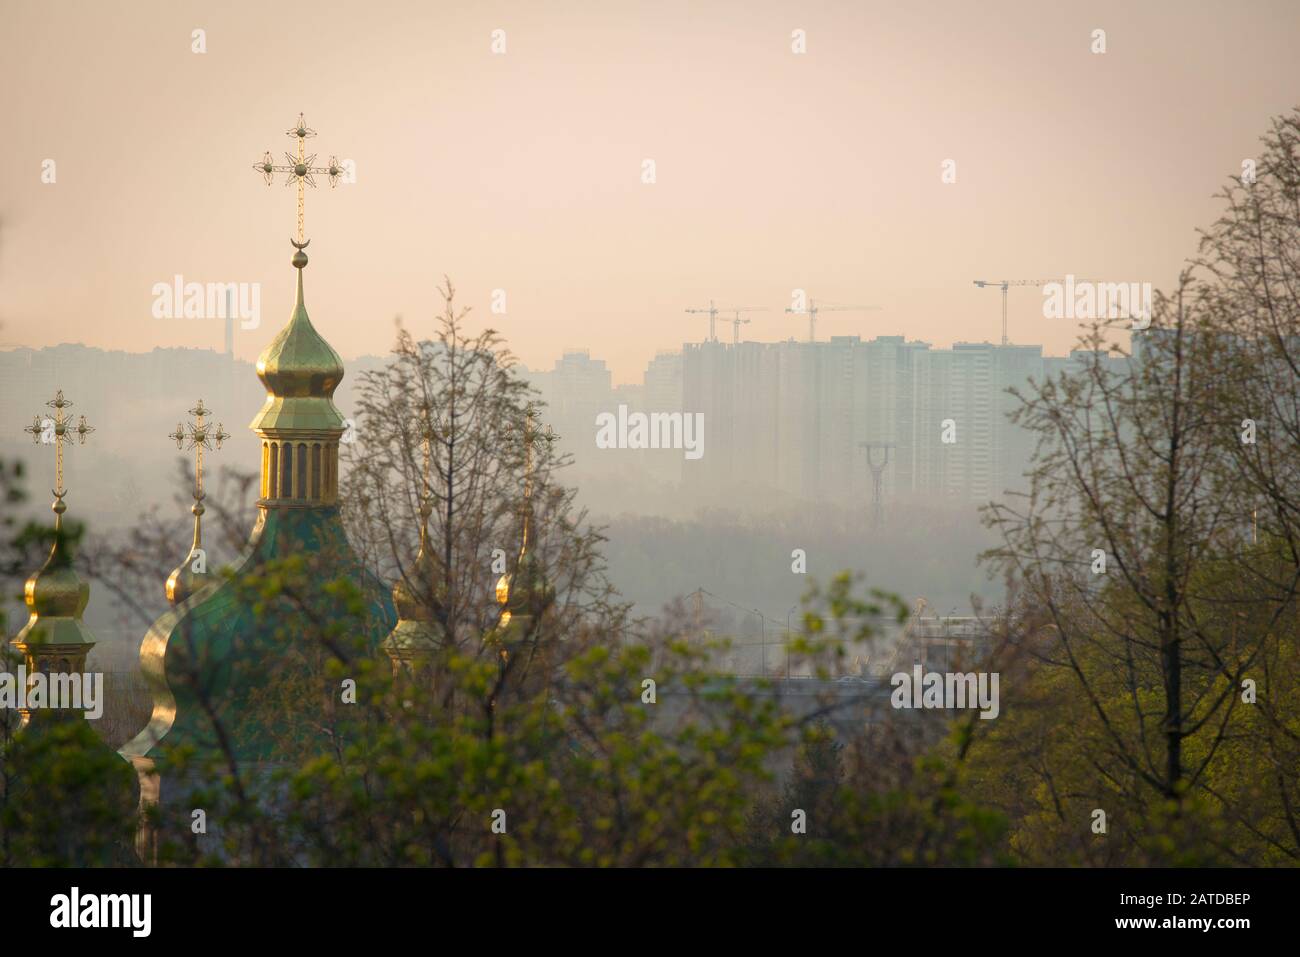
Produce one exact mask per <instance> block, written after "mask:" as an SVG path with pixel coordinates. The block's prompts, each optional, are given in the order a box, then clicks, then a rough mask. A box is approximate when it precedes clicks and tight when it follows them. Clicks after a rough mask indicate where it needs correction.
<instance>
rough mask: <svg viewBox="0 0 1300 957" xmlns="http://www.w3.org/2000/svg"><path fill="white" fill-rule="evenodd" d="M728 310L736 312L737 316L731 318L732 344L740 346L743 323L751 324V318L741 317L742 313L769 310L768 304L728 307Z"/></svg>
mask: <svg viewBox="0 0 1300 957" xmlns="http://www.w3.org/2000/svg"><path fill="white" fill-rule="evenodd" d="M727 312H730V313H734V314H735V318H734V319H732V320H731V344H732V345H733V346H738V345H740V326H741V323H744V324H745V325H749V322H750V320H748V319H741V318H740V314H741V313H742V312H767V307H766V306H737V307H733V308H731V309H728V310H727Z"/></svg>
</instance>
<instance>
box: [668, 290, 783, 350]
mask: <svg viewBox="0 0 1300 957" xmlns="http://www.w3.org/2000/svg"><path fill="white" fill-rule="evenodd" d="M686 311H687V312H689V313H696V314H699V315H707V316H708V317H709V338H707V339H705V340H704V341H705V342H717V341H718V333H717V321H718V313H720V312H730V313H734V314H735V318H734V319H732V320H731V326H732V332H731V341H732V344H733V345H734V344H735V343H737V342H739V341H740V324H741V323H743V322H749V320H748V319H741V318H740V314H741V313H742V312H766V311H767V309H766V307H764V306H719V305H716V304H715V303H714V301H713V300H712V299H710V300H709V308H707V309H687V310H686Z"/></svg>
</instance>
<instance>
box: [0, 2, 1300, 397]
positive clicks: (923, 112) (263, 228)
mask: <svg viewBox="0 0 1300 957" xmlns="http://www.w3.org/2000/svg"><path fill="white" fill-rule="evenodd" d="M138 6H139V10H138V12H139V13H140V14H141V17H140V21H141V22H140V24H138V25H137V26H136V27H133V28H132V29H131V30H129V31H128V30H126V29H124V28H123V27H122V25H121V24H120V23H119V22H117V21H116V20H115V19H114V14H113V12H112V11H111V10H109V9H102V8H101V9H95V8H91V9H87V10H74V9H73V8H64V9H60V8H57V7H49V6H48V5H43V4H36V3H27V2H19V3H16V4H14V5H13V7H12V10H13V14H12V16H11V17H10V21H11V23H12V26H13V29H11V30H6V31H5V33H4V35H3V36H0V53H2V54H3V55H0V79H2V80H4V81H5V82H6V85H7V86H8V87H10V88H21V87H23V86H25V85H27V82H28V79H30V78H31V77H40V78H41V79H40V80H39V81H38V85H39V87H40V89H41V93H42V95H41V96H40V97H30V98H16V99H15V100H13V101H12V102H10V103H7V104H6V106H5V108H4V109H5V111H6V113H7V114H8V115H7V117H6V119H7V122H6V127H7V128H9V129H13V130H16V131H17V135H16V136H15V138H14V140H13V143H14V148H13V149H10V150H7V151H6V152H5V154H4V155H3V156H0V184H3V186H0V190H2V192H0V197H2V199H0V347H3V346H4V345H10V344H15V343H21V344H24V345H28V346H32V347H40V346H43V345H49V344H54V343H56V342H61V341H79V342H84V343H86V344H88V345H94V346H108V345H113V346H118V347H125V348H127V349H130V350H132V351H148V350H149V349H151V348H153V347H154V346H195V347H203V346H213V347H219V346H220V344H221V342H222V329H221V326H220V323H219V322H218V321H215V320H214V321H209V320H185V319H158V318H154V316H153V314H152V306H153V299H154V295H153V293H152V290H153V289H154V287H155V286H156V285H157V284H159V283H164V284H168V283H171V282H172V281H173V279H174V277H175V276H182V277H183V278H184V280H185V281H186V282H191V281H193V282H200V283H225V282H235V283H245V284H258V286H259V289H260V308H261V315H260V323H259V326H258V328H256V329H247V330H245V329H238V330H237V331H236V336H235V351H236V354H237V355H239V356H240V357H242V358H244V359H252V358H253V357H254V356H255V355H256V354H257V353H258V351H259V350H260V348H261V347H262V346H263V345H264V344H265V341H266V337H267V336H269V335H270V334H271V331H272V330H274V329H275V328H277V327H278V325H279V323H280V322H281V321H282V320H283V317H284V316H286V315H287V314H288V312H289V310H290V306H291V299H292V282H291V277H290V276H289V274H288V270H287V267H285V266H284V265H282V253H281V251H280V250H281V244H282V242H283V235H284V233H285V223H286V219H287V218H288V217H289V216H291V215H292V209H293V197H292V190H290V189H286V188H284V187H283V186H282V185H280V183H279V182H278V181H277V182H276V183H275V185H274V186H272V187H271V188H270V189H268V188H267V187H266V186H264V185H263V183H262V181H261V179H260V178H259V176H258V175H257V174H256V173H255V172H254V171H253V169H251V166H252V165H253V164H254V163H255V162H256V161H257V160H258V158H259V157H260V156H261V155H262V154H263V152H264V151H266V150H271V151H272V152H273V156H274V157H275V158H276V159H277V161H278V160H279V157H280V153H281V151H283V150H286V149H289V148H291V144H290V143H289V141H288V140H286V139H284V137H283V136H282V135H281V134H282V133H283V131H285V130H286V129H288V128H289V127H290V126H291V124H292V123H293V122H294V120H295V118H296V117H297V115H298V113H299V112H302V113H305V115H306V121H307V123H308V124H309V125H310V126H312V127H313V128H315V129H317V130H318V131H319V137H318V138H317V139H314V140H312V141H311V146H312V149H313V151H316V152H318V153H319V156H318V160H317V162H318V163H321V162H325V161H326V159H327V158H328V157H329V156H331V155H338V156H339V157H340V158H342V159H344V160H350V161H352V162H353V164H354V169H355V173H356V177H355V178H356V181H355V182H354V183H351V184H346V183H345V184H343V185H340V186H339V187H338V189H336V190H334V191H332V192H331V191H330V190H329V187H328V186H327V185H326V183H325V182H324V181H323V179H322V182H321V183H320V188H318V189H317V190H315V191H314V192H312V193H311V195H310V197H309V201H308V212H307V219H306V234H307V237H308V238H311V237H312V236H315V237H317V239H316V242H315V244H314V245H313V246H312V254H313V262H314V263H315V264H316V268H317V272H316V280H315V283H314V285H313V288H312V290H311V297H312V301H311V306H312V308H313V314H314V315H315V316H316V317H317V322H318V324H319V325H320V327H321V329H322V331H323V332H324V333H326V334H327V335H328V336H329V337H330V340H331V342H333V343H335V345H336V348H338V349H339V351H340V353H341V354H342V355H344V356H359V355H366V354H373V352H374V351H375V350H374V348H373V343H375V342H376V341H383V342H385V343H387V342H388V341H390V340H391V337H392V321H393V317H394V316H396V315H401V316H403V317H405V320H406V322H407V324H408V325H409V326H411V327H413V328H417V329H418V328H419V327H420V326H421V324H423V323H425V322H427V318H428V317H430V316H431V315H432V314H433V313H434V312H435V311H436V309H437V306H438V301H437V296H436V293H434V290H433V286H434V285H435V283H436V282H437V281H439V280H440V279H441V277H442V276H443V275H446V276H449V277H450V278H451V279H452V281H453V282H454V283H455V284H456V285H457V288H458V289H459V290H460V293H461V296H460V302H461V304H462V305H466V306H471V307H472V308H473V313H472V314H471V324H472V325H474V326H476V327H482V326H483V325H486V324H491V325H492V326H494V327H495V328H497V329H498V330H499V331H501V332H502V334H503V335H504V336H505V338H506V339H507V341H508V342H509V343H510V344H511V347H512V349H513V350H514V352H515V353H516V354H517V355H518V356H519V357H520V359H521V360H522V361H523V362H524V363H525V364H526V365H528V366H529V367H531V368H537V367H545V366H546V365H549V364H550V363H551V362H552V361H553V360H554V358H555V354H556V352H557V351H559V350H560V349H562V348H563V347H564V346H565V345H568V344H571V343H574V342H584V343H587V344H588V347H589V348H590V349H591V350H592V352H593V353H594V354H599V355H601V356H604V357H606V359H607V361H608V363H609V366H610V369H611V371H612V372H613V374H614V379H615V382H617V383H627V382H633V381H636V379H637V378H638V377H639V375H640V372H641V370H642V368H643V367H644V366H643V363H644V362H645V361H646V359H647V357H649V356H652V355H653V354H654V353H655V352H656V351H658V350H659V349H662V348H669V347H676V346H677V345H679V344H680V343H682V342H689V341H698V340H699V339H702V338H703V337H704V335H705V334H706V331H707V322H708V320H707V318H706V317H705V316H701V315H698V314H696V315H691V314H688V313H687V312H686V310H687V309H698V308H702V307H705V306H707V304H708V302H709V300H711V299H712V300H714V301H716V302H717V303H719V304H721V305H762V306H765V307H767V308H768V310H769V311H767V312H761V313H755V314H753V315H751V316H748V318H750V319H751V322H752V324H751V325H749V326H746V327H745V331H746V333H748V334H749V335H750V336H751V337H753V338H755V339H758V340H766V341H780V340H784V339H787V338H789V337H792V336H793V337H795V338H802V337H803V335H804V330H805V328H806V322H804V321H802V320H801V319H800V317H797V316H790V315H786V314H785V313H784V311H783V310H784V309H785V308H786V307H787V306H788V305H789V304H790V300H791V296H792V293H793V291H794V290H796V289H802V290H804V291H805V292H806V293H807V295H808V296H809V297H813V298H815V299H819V300H823V301H827V302H831V301H834V302H841V303H851V304H855V305H864V306H880V307H881V308H880V310H879V311H875V312H869V313H851V312H842V313H837V314H835V315H834V316H830V315H827V316H824V317H822V321H821V322H820V324H819V329H818V333H819V338H823V339H824V338H828V337H829V336H831V335H834V334H840V333H844V334H858V335H860V336H862V337H863V338H864V339H869V338H872V337H874V336H876V335H889V334H898V333H900V332H901V333H903V334H905V335H906V336H907V337H908V338H912V339H919V340H923V341H927V342H930V343H932V344H934V345H935V346H938V347H946V346H949V345H951V343H953V342H957V341H974V342H979V341H984V340H987V341H990V342H996V341H998V339H999V335H1000V307H999V303H998V297H997V294H996V292H993V291H991V290H988V289H978V288H976V287H975V286H974V285H973V280H976V279H986V280H991V281H995V282H996V281H999V280H1002V279H1021V278H1040V277H1047V278H1050V277H1055V276H1061V275H1064V274H1067V273H1070V274H1073V275H1076V276H1089V277H1093V278H1096V279H1098V280H1101V281H1115V282H1126V281H1141V282H1150V283H1152V284H1153V285H1154V286H1155V287H1156V288H1169V287H1170V286H1171V285H1172V284H1173V282H1174V280H1175V279H1176V276H1177V272H1178V269H1179V268H1180V266H1181V265H1182V263H1183V261H1184V259H1185V257H1186V256H1187V255H1188V254H1189V252H1190V251H1191V250H1192V249H1194V244H1195V227H1196V226H1197V225H1198V224H1201V223H1204V222H1207V221H1209V220H1210V218H1211V217H1212V215H1213V212H1214V210H1215V208H1216V203H1215V201H1214V199H1213V194H1214V193H1215V192H1216V191H1217V190H1218V189H1220V188H1221V187H1222V185H1223V184H1224V182H1225V181H1226V179H1227V177H1229V176H1232V175H1234V174H1237V173H1239V172H1240V171H1241V164H1242V162H1243V160H1244V159H1246V158H1249V157H1251V156H1252V155H1254V153H1255V152H1256V151H1257V148H1258V133H1259V130H1260V129H1261V127H1262V125H1263V123H1264V121H1265V119H1266V118H1267V117H1268V116H1270V115H1272V114H1274V113H1276V112H1278V111H1279V110H1281V109H1285V108H1286V107H1287V106H1289V105H1290V104H1289V102H1288V96H1289V94H1287V93H1286V92H1284V91H1286V90H1294V89H1295V88H1296V87H1297V84H1298V83H1300V66H1297V64H1296V62H1295V60H1294V57H1293V56H1292V52H1293V51H1292V48H1291V46H1290V43H1289V40H1288V38H1289V36H1290V35H1291V34H1293V33H1294V30H1288V29H1285V28H1283V27H1284V26H1286V25H1289V26H1292V27H1294V26H1296V25H1300V11H1297V10H1296V9H1295V8H1294V7H1293V6H1292V5H1288V4H1282V3H1261V4H1258V5H1257V6H1256V8H1255V10H1256V13H1257V14H1258V15H1257V16H1253V17H1238V16H1229V15H1227V14H1225V13H1224V12H1222V11H1219V10H1215V9H1212V8H1188V7H1187V6H1186V5H1184V4H1173V3H1168V4H1164V3H1162V4H1151V5H1144V6H1142V7H1141V8H1131V7H1128V6H1125V5H1123V4H1118V3H1116V4H1098V5H1092V6H1090V7H1089V8H1088V9H1087V10H1086V11H1072V10H1042V9H1041V8H1039V7H1038V6H1036V5H1032V4H1027V3H1007V4H1003V5H1000V6H997V7H995V8H993V9H992V10H990V11H985V10H961V9H958V10H953V11H947V12H946V13H945V17H946V21H945V28H944V30H942V31H936V30H935V29H934V27H933V24H932V18H931V17H930V16H929V15H928V14H927V13H926V11H925V10H924V9H923V8H916V9H910V8H909V9H891V10H880V11H864V10H858V9H857V8H856V7H855V6H854V5H852V4H847V3H839V4H828V5H827V6H826V7H825V8H823V9H818V10H812V11H810V10H807V9H805V8H802V7H800V6H799V5H797V4H784V3H770V4H763V5H757V6H755V5H751V4H738V3H721V4H716V5H710V6H709V8H708V9H702V10H696V9H692V8H690V7H688V6H686V5H681V4H671V3H670V4H667V5H664V4H655V5H649V4H638V3H633V4H628V5H621V12H620V14H619V15H614V14H613V12H612V11H611V13H610V15H609V16H605V17H602V16H592V15H591V14H590V11H589V10H587V8H586V7H585V5H580V4H551V5H548V6H547V9H546V10H545V11H542V10H537V9H532V8H530V7H528V6H526V5H523V6H521V5H510V4H506V5H503V6H500V7H493V8H482V9H474V10H448V11H440V12H439V14H438V15H437V16H436V17H435V16H434V14H433V12H432V11H430V10H428V9H425V8H424V7H422V6H421V5H418V4H413V3H407V4H396V5H394V6H393V7H392V10H391V12H390V15H389V16H388V17H387V18H385V20H384V21H383V23H382V24H380V25H377V26H376V28H375V29H377V30H379V31H380V34H381V36H380V37H376V36H374V35H373V32H371V33H368V35H367V37H366V38H365V40H362V39H361V38H360V37H358V36H355V35H354V33H353V31H352V30H351V29H350V28H349V26H348V17H347V16H346V15H344V16H331V15H330V14H331V12H334V13H340V14H345V13H346V9H347V8H345V7H343V6H341V5H338V6H336V5H333V4H331V3H325V4H324V5H323V7H322V8H321V10H320V11H319V13H320V16H318V17H316V18H315V19H314V20H313V22H312V27H311V30H312V35H313V41H314V42H312V43H309V44H300V45H298V47H297V48H296V49H295V54H294V60H293V61H292V63H291V64H290V65H289V67H288V70H287V72H288V74H289V75H288V76H287V77H285V76H284V74H285V72H286V64H285V63H284V61H283V59H282V58H281V57H280V55H279V54H278V52H277V46H278V45H277V44H276V43H274V42H273V41H272V40H271V38H272V37H277V36H281V35H289V34H291V33H292V32H293V31H294V30H295V29H296V28H297V27H298V25H299V22H298V19H297V14H296V13H295V12H294V11H292V10H280V9H276V8H268V9H262V8H257V9H256V11H255V12H254V10H253V8H246V9H240V8H234V9H220V10H213V9H208V8H205V7H203V6H202V5H198V4H177V5H163V4H160V3H152V2H150V3H143V4H140V5H138ZM254 20H255V21H256V23H255V24H254V23H253V22H252V21H254ZM1012 22H1014V23H1015V24H1016V30H1014V31H1011V30H1007V29H1005V27H1006V25H1007V24H1008V23H1012ZM1264 24H1272V27H1271V28H1270V29H1264V27H1263V25H1264ZM1096 29H1104V30H1105V31H1106V38H1107V46H1106V52H1105V53H1104V54H1099V53H1096V52H1093V51H1092V50H1091V49H1090V47H1091V46H1093V45H1094V41H1093V40H1092V37H1091V35H1092V33H1093V31H1094V30H1096ZM196 30H202V31H203V52H201V53H200V52H196V51H195V49H194V46H195V44H196V43H198V41H197V40H195V39H193V38H192V34H193V33H194V31H196ZM498 30H500V31H503V34H502V42H503V43H504V47H503V48H502V52H500V53H497V52H494V49H493V44H494V43H495V39H494V37H495V36H496V34H495V33H494V31H498ZM796 31H801V32H802V35H803V41H802V42H803V44H804V48H805V50H806V52H803V53H799V52H796V51H795V49H794V47H795V46H796V45H797V43H798V42H799V41H797V40H796V39H794V34H795V32H796ZM32 35H37V36H59V37H61V40H60V42H59V43H57V44H46V45H39V44H27V43H24V42H23V38H24V37H26V36H32ZM381 39H382V41H383V42H378V41H379V40H381ZM381 50H382V51H383V52H382V53H378V52H376V51H381ZM340 63H343V64H346V66H345V67H344V68H343V73H342V74H340V72H339V70H340V66H339V64H340ZM998 63H1015V64H1016V67H1015V68H1014V69H1012V68H1004V67H999V66H997V64H998ZM665 64H672V65H673V66H674V68H673V69H665V68H664V67H665ZM158 69H164V70H165V71H166V72H167V74H168V75H169V77H171V79H170V81H169V83H167V84H165V85H163V86H161V87H160V86H159V85H158V84H156V82H155V80H156V76H157V70H158ZM109 73H111V74H112V75H113V76H114V78H115V81H116V84H115V85H109V84H98V83H95V82H93V81H92V79H93V78H94V77H96V76H100V75H106V74H109ZM267 77H272V78H275V80H276V82H277V83H278V84H280V85H282V86H283V92H282V93H281V94H279V95H273V96H268V95H266V94H265V92H264V87H265V83H266V78H267ZM300 77H301V78H303V79H301V80H300V79H299V78H300ZM579 77H580V78H581V82H579V79H578V78H579ZM449 78H450V79H449ZM330 79H334V80H337V82H330ZM1081 79H1082V80H1084V82H1081ZM122 96H128V97H134V96H141V97H147V98H148V101H149V102H150V103H151V105H152V106H151V110H150V111H148V114H147V115H148V116H149V117H150V119H148V120H145V119H143V118H141V117H137V118H132V117H130V116H124V115H123V114H122V113H121V111H120V110H118V109H116V108H115V106H114V104H113V103H112V102H111V101H110V100H106V99H105V97H122ZM196 101H198V102H202V103H203V105H204V108H203V109H201V110H194V109H191V108H189V105H191V104H193V103H194V102H196ZM904 104H905V105H904ZM142 116H143V115H142ZM158 116H165V117H167V120H166V122H165V123H160V122H158V121H156V120H155V119H153V118H154V117H158ZM222 118H225V119H222ZM413 118H419V119H421V121H422V122H421V123H420V124H419V125H418V126H417V127H415V128H412V125H411V121H412V119H413ZM426 120H427V122H423V121H426ZM950 159H951V160H953V161H954V162H955V167H954V175H955V181H953V182H945V181H944V178H943V177H944V172H945V169H944V164H945V163H946V162H947V161H948V160H950ZM47 160H50V161H53V162H54V163H55V164H56V165H55V170H56V176H55V178H54V179H53V180H52V181H49V182H46V181H43V179H42V177H43V175H44V174H45V167H44V164H45V162H46V161H47ZM646 160H652V161H653V162H654V164H655V166H654V170H655V180H654V182H653V183H647V182H643V176H644V162H645V161H646ZM106 187H108V188H106ZM324 194H328V195H324ZM68 236H76V237H77V250H78V254H77V256H76V257H75V259H73V260H71V261H70V260H69V259H68V257H67V256H65V255H61V254H56V250H60V249H61V248H62V247H61V244H62V243H63V242H64V239H65V237H68ZM498 290H499V291H501V292H503V293H504V295H505V300H504V302H505V312H504V313H503V314H497V313H493V312H492V307H493V305H494V302H496V301H497V300H496V299H495V298H494V293H495V292H496V291H498ZM1009 313H1010V339H1011V341H1012V342H1033V343H1039V342H1041V343H1043V344H1044V346H1045V347H1046V350H1047V351H1049V352H1050V353H1052V354H1058V355H1059V354H1064V353H1065V352H1067V351H1068V349H1069V348H1070V346H1071V344H1072V343H1073V341H1074V338H1075V335H1076V324H1075V323H1073V322H1070V321H1068V320H1050V319H1046V318H1044V317H1043V312H1042V309H1041V308H1040V307H1039V296H1038V294H1037V292H1036V291H1034V290H1028V289H1019V290H1013V291H1012V292H1011V295H1010V300H1009ZM729 331H730V330H726V329H725V326H724V327H723V330H722V331H720V333H719V335H720V338H727V337H728V336H727V333H728V332H729Z"/></svg>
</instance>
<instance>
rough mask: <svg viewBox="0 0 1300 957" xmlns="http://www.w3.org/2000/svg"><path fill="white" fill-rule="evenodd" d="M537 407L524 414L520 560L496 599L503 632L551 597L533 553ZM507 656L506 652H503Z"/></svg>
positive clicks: (500, 583) (549, 438)
mask: <svg viewBox="0 0 1300 957" xmlns="http://www.w3.org/2000/svg"><path fill="white" fill-rule="evenodd" d="M537 418H538V410H537V406H536V405H535V404H534V403H529V405H528V408H527V410H526V411H525V412H524V425H523V439H524V498H523V503H522V504H521V506H520V535H519V556H518V558H517V559H516V560H515V567H514V571H513V572H506V573H505V574H503V575H502V576H501V577H500V578H499V579H498V580H497V587H496V597H497V603H498V604H499V605H500V606H501V625H500V627H501V628H505V627H506V626H508V625H509V624H510V622H511V620H512V619H513V618H514V617H516V616H518V615H520V614H530V613H531V609H532V608H533V607H534V606H535V605H536V603H537V600H538V599H542V598H544V596H546V595H547V594H549V591H548V586H547V583H546V581H545V578H544V575H543V573H542V569H541V567H540V565H539V563H538V562H537V559H536V557H535V556H534V555H533V553H532V551H530V550H529V541H528V536H529V531H530V527H531V525H532V521H533V452H534V447H535V444H536V442H537V440H538V438H539V436H538V435H537V432H536V421H537ZM540 438H541V439H542V441H544V442H546V443H547V444H548V445H549V444H550V443H551V442H553V441H554V440H555V435H554V433H553V432H552V431H551V429H550V427H549V426H548V427H547V429H546V431H545V432H543V433H542V434H541V436H540ZM503 653H504V652H503Z"/></svg>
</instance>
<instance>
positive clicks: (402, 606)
mask: <svg viewBox="0 0 1300 957" xmlns="http://www.w3.org/2000/svg"><path fill="white" fill-rule="evenodd" d="M430 513H431V509H430V508H429V506H428V505H425V506H423V507H422V508H421V509H420V517H421V523H420V550H419V552H417V553H416V556H415V561H414V563H412V565H411V569H410V573H409V575H407V576H404V577H402V578H399V579H398V580H397V584H396V585H394V586H393V604H394V605H395V606H396V608H397V616H398V618H402V619H406V620H408V621H433V620H434V619H435V618H436V617H437V613H438V611H439V610H440V608H439V606H440V605H441V604H442V588H441V585H442V577H443V576H442V569H441V563H440V562H439V561H438V560H437V558H435V557H434V554H433V550H432V549H431V548H430V547H429V515H430ZM408 581H414V582H419V583H422V584H425V585H427V586H428V588H429V590H428V591H425V592H421V593H417V592H416V591H415V590H414V589H412V588H411V586H410V585H409V584H408Z"/></svg>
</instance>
